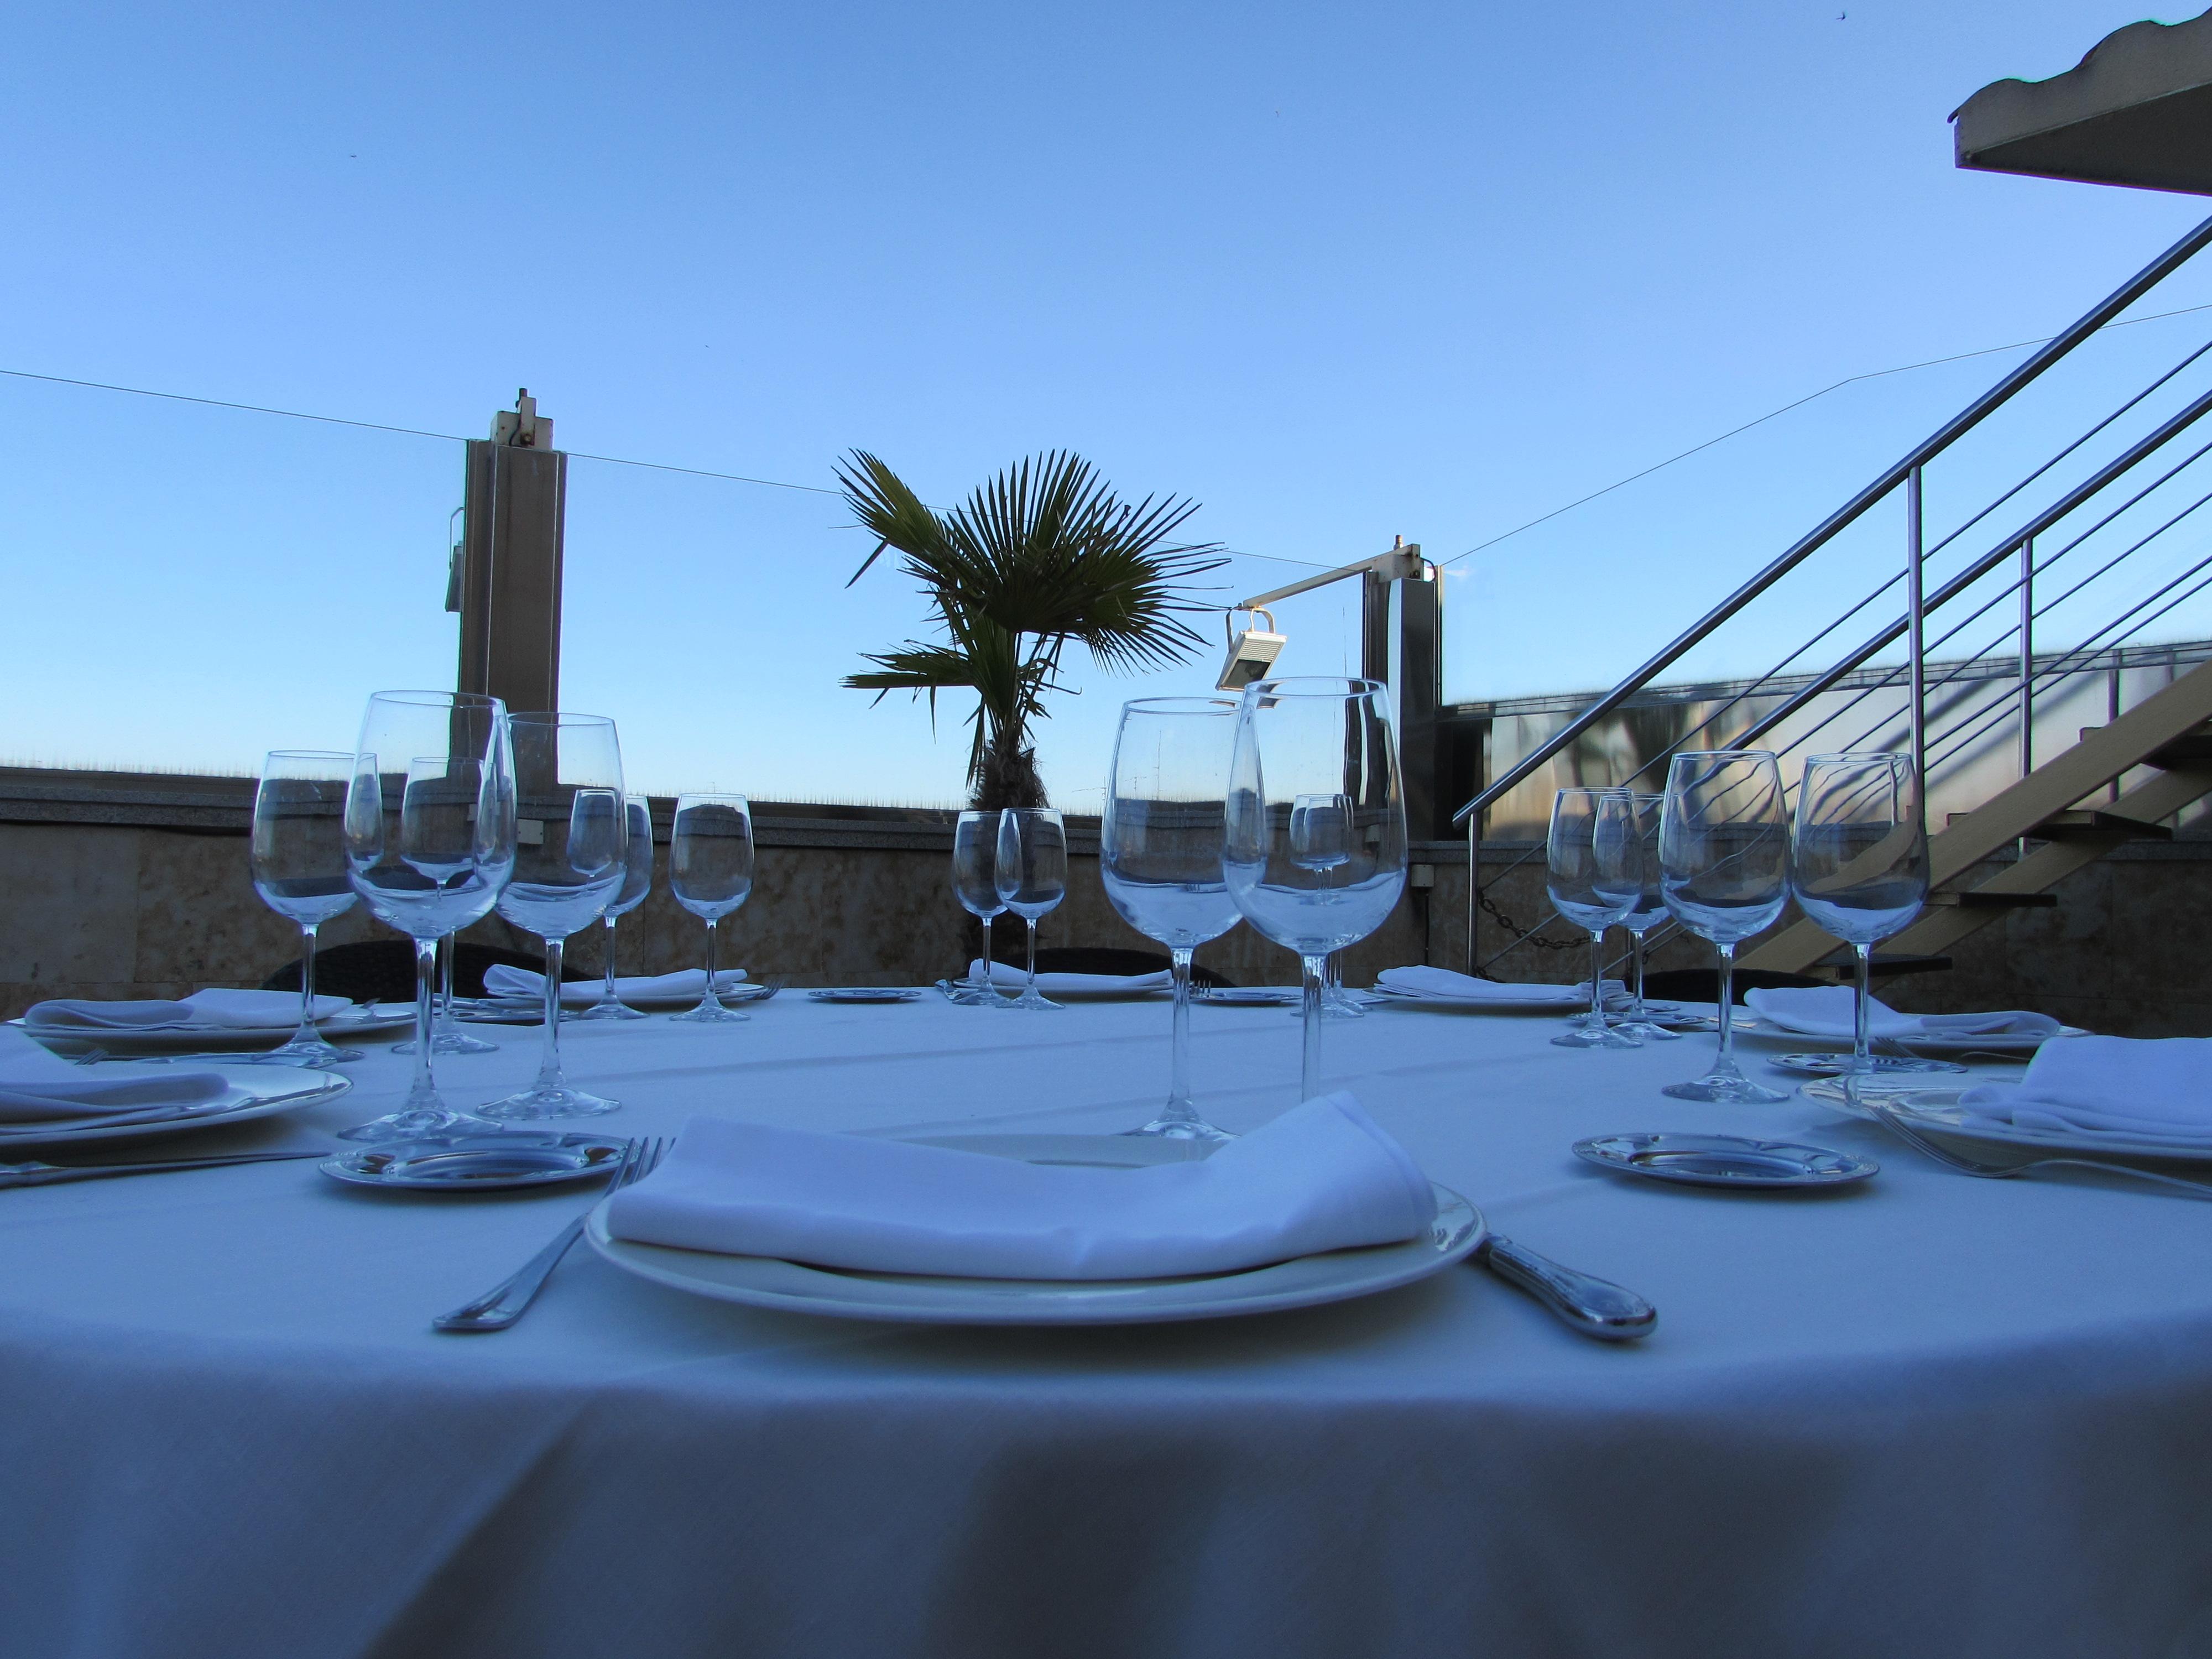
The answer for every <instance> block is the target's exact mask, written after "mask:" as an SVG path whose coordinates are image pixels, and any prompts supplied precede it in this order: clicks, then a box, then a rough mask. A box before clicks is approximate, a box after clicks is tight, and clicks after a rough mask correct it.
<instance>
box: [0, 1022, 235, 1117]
mask: <svg viewBox="0 0 2212 1659" xmlns="http://www.w3.org/2000/svg"><path fill="white" fill-rule="evenodd" d="M228 1086H229V1085H228V1084H226V1083H225V1082H224V1081H223V1080H222V1078H220V1077H219V1076H217V1075H216V1073H213V1072H179V1073H172V1074H170V1075H167V1076H163V1077H145V1076H139V1077H135V1078H129V1079H125V1078H118V1077H113V1076H110V1077H105V1078H103V1077H100V1076H99V1075H98V1074H97V1073H93V1072H88V1071H87V1070H85V1068H84V1067H83V1066H73V1065H71V1064H70V1062H69V1061H68V1060H64V1059H62V1058H61V1056H60V1055H58V1054H52V1053H50V1052H49V1051H48V1050H46V1049H45V1048H40V1046H39V1045H38V1044H37V1043H35V1042H32V1041H31V1039H30V1038H28V1037H27V1036H24V1035H23V1034H22V1033H21V1031H14V1030H9V1029H8V1028H6V1027H5V1026H0V1123H46V1122H50V1121H54V1120H57V1119H60V1118H78V1117H82V1118H97V1117H100V1116H101V1115H105V1114H106V1113H109V1112H125V1111H134V1110H139V1109H143V1108H145V1107H149V1106H167V1105H171V1104H174V1105H179V1106H184V1105H189V1104H191V1103H193V1102H196V1101H202V1100H212V1099H213V1098H214V1097H216V1096H217V1095H219V1094H221V1093H222V1091H224V1090H225V1089H226V1088H228Z"/></svg>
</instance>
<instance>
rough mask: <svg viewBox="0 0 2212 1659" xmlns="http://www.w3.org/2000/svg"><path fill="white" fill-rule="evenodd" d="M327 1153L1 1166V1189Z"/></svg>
mask: <svg viewBox="0 0 2212 1659" xmlns="http://www.w3.org/2000/svg"><path fill="white" fill-rule="evenodd" d="M329 1155H330V1154H329V1153H328V1152H227V1153H224V1154H222V1155H221V1156H219V1157H216V1158H160V1159H157V1160H155V1161H154V1162H152V1163H146V1164H41V1163H40V1162H39V1161H38V1160H37V1159H35V1158H33V1159H31V1160H29V1161H28V1162H26V1163H21V1164H0V1187H54V1186H58V1185H60V1184H61V1183H62V1182H65V1181H104V1180H106V1178H107V1177H108V1176H134V1175H163V1174H167V1172H168V1171H170V1170H219V1169H222V1168H223V1167H224V1166H225V1165H227V1164H282V1163H286V1162H289V1161H290V1160H292V1159H295V1158H327V1157H328V1156H329Z"/></svg>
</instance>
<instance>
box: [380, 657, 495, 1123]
mask: <svg viewBox="0 0 2212 1659" xmlns="http://www.w3.org/2000/svg"><path fill="white" fill-rule="evenodd" d="M514 825H515V813H514V761H513V750H511V748H510V747H509V744H508V738H507V708H506V706H505V705H504V704H502V703H501V702H500V701H499V699H498V698H496V697H482V696H475V695H473V694H472V693H469V692H454V691H380V692H378V693H377V694H376V695H375V696H373V697H371V698H370V699H369V700H368V711H367V713H366V714H363V715H362V723H361V736H360V738H359V740H358V741H357V742H356V744H355V747H354V757H353V777H352V780H351V781H350V782H349V784H348V786H347V787H346V801H345V849H346V868H347V876H348V878H349V880H350V881H351V882H352V884H353V890H354V891H355V892H356V893H358V894H360V895H361V897H362V902H363V903H365V904H367V905H368V909H369V914H370V915H374V917H375V918H376V919H377V920H378V921H380V922H383V923H384V924H385V925H386V927H393V928H397V929H398V931H399V932H401V933H405V934H407V935H408V936H409V937H410V938H411V939H413V940H414V941H415V1075H414V1079H413V1081H412V1083H411V1084H410V1086H409V1089H408V1091H407V1097H406V1099H405V1100H404V1103H402V1104H401V1106H400V1109H398V1111H396V1112H392V1113H389V1114H387V1115H385V1116H383V1117H380V1118H378V1119H376V1120H374V1121H372V1122H368V1123H363V1124H359V1125H356V1127H353V1128H350V1129H345V1130H341V1131H340V1132H339V1135H340V1139H346V1140H370V1141H376V1140H403V1139H409V1138H410V1137H413V1136H416V1135H424V1134H435V1133H439V1132H440V1131H442V1130H450V1129H453V1128H480V1127H484V1120H483V1119H481V1118H472V1117H464V1116H462V1115H460V1114H459V1113H456V1112H453V1111H452V1110H450V1109H447V1105H446V1103H445V1102H444V1101H443V1100H441V1099H440V1098H439V1096H438V1089H437V1083H436V1080H435V1078H434V1077H433V1075H432V1070H431V1060H432V1056H433V1049H434V1044H433V1043H432V1042H431V1024H430V1017H431V999H432V993H433V992H434V990H435V988H436V987H435V980H436V969H437V951H438V940H439V939H440V938H441V936H443V935H444V934H447V933H454V932H458V931H459V929H461V928H463V927H468V926H470V925H471V923H474V922H477V921H483V918H484V917H485V916H486V915H489V913H490V910H491V908H492V905H493V903H494V902H495V901H496V900H497V899H498V897H499V894H500V890H501V888H503V887H504V886H506V885H507V878H508V877H509V876H510V875H512V874H513V871H514V832H515V831H514Z"/></svg>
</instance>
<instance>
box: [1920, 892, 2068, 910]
mask: <svg viewBox="0 0 2212 1659" xmlns="http://www.w3.org/2000/svg"><path fill="white" fill-rule="evenodd" d="M1928 902H1929V903H1930V904H1933V905H1950V906H1953V907H1955V908H1958V909H1961V910H2055V909H2057V908H2058V895H2057V894H2056V893H1992V892H1990V891H1988V890H1986V889H1984V888H1977V887H1970V888H1968V889H1967V890H1966V891H1965V892H1962V893H1930V894H1929V896H1928Z"/></svg>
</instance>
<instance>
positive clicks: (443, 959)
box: [438, 933, 461, 1025]
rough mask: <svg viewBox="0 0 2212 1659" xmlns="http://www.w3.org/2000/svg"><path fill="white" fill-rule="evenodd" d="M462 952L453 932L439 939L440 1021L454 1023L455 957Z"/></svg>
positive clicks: (445, 1023) (444, 1023)
mask: <svg viewBox="0 0 2212 1659" xmlns="http://www.w3.org/2000/svg"><path fill="white" fill-rule="evenodd" d="M460 953H461V945H460V941H459V939H455V938H454V937H453V935H452V934H451V933H448V934H447V935H446V936H445V938H443V939H440V940H439V941H438V1023H439V1024H441V1025H450V1024H453V958H454V957H457V956H459V955H460Z"/></svg>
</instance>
